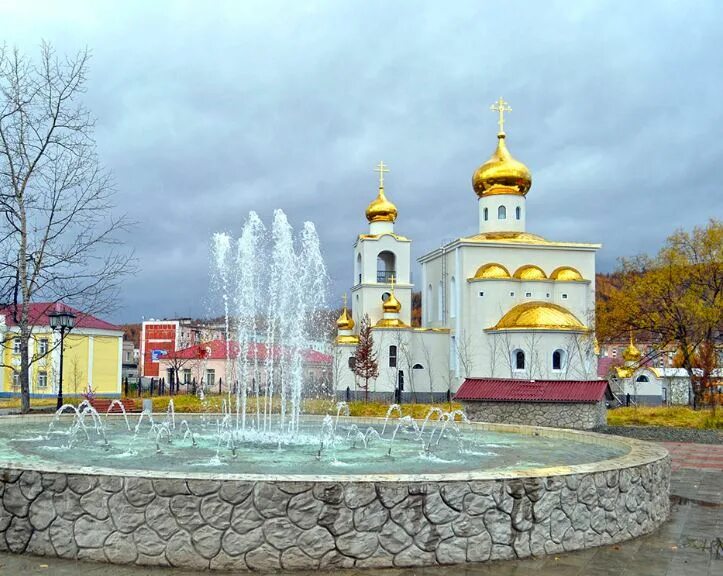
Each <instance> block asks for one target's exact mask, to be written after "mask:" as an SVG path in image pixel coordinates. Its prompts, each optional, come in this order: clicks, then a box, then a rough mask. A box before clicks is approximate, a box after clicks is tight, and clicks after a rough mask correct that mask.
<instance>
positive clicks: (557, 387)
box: [455, 378, 608, 402]
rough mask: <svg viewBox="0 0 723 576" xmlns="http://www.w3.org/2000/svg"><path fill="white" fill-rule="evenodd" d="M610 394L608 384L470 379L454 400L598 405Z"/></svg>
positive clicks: (461, 387)
mask: <svg viewBox="0 0 723 576" xmlns="http://www.w3.org/2000/svg"><path fill="white" fill-rule="evenodd" d="M607 390H608V383H607V381H605V380H512V379H507V378H467V379H466V380H465V381H464V382H463V383H462V386H460V387H459V390H457V394H456V395H455V398H456V399H457V400H478V401H482V402H490V401H494V402H599V401H600V400H602V399H603V398H604V397H605V393H606V392H607Z"/></svg>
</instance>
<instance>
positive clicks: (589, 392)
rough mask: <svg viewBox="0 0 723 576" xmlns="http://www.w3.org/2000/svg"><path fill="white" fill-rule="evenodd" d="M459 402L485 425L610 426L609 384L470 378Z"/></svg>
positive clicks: (469, 414) (584, 427)
mask: <svg viewBox="0 0 723 576" xmlns="http://www.w3.org/2000/svg"><path fill="white" fill-rule="evenodd" d="M455 399H456V400H458V401H459V402H461V403H462V406H463V407H464V410H465V411H466V412H467V415H468V416H469V417H470V418H472V419H474V420H480V421H484V422H502V423H509V424H528V425H533V426H554V427H557V428H560V427H562V428H580V429H590V428H595V427H596V426H602V425H604V424H605V423H606V422H607V405H606V401H607V400H611V399H612V394H611V392H610V387H609V385H608V383H607V381H605V380H515V379H507V378H467V379H466V380H465V381H464V382H463V383H462V385H461V386H460V387H459V390H457V394H456V395H455Z"/></svg>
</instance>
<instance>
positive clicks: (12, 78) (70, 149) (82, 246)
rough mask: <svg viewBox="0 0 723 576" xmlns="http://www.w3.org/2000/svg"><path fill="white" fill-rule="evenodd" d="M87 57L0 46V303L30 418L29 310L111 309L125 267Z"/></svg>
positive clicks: (121, 226)
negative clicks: (86, 96) (97, 135)
mask: <svg viewBox="0 0 723 576" xmlns="http://www.w3.org/2000/svg"><path fill="white" fill-rule="evenodd" d="M89 57H90V55H89V53H88V51H87V50H82V51H80V52H79V53H77V54H75V55H73V56H70V57H65V58H60V57H58V56H57V55H56V54H55V53H54V51H53V49H52V48H51V46H49V45H48V44H43V45H42V47H41V51H40V56H39V58H38V59H37V60H36V61H32V60H30V59H27V58H25V57H24V56H23V55H22V54H21V53H20V52H19V51H18V50H17V49H16V50H9V49H6V48H5V47H3V46H0V212H1V213H2V216H3V217H2V218H1V219H0V290H2V294H1V295H0V298H2V299H3V301H4V302H5V303H8V302H9V303H10V305H9V307H8V308H6V310H7V309H9V313H10V314H12V316H13V320H14V322H15V323H16V324H17V326H18V328H19V334H18V337H19V339H20V365H19V367H13V369H15V370H16V372H18V373H19V377H20V387H21V396H22V411H23V412H28V411H29V409H30V394H29V374H30V365H31V364H32V363H33V362H34V361H36V358H31V357H30V355H29V352H28V342H29V340H30V339H31V338H32V331H33V319H32V318H31V317H30V314H29V311H30V305H31V303H33V302H39V301H44V302H51V303H56V302H61V301H62V302H63V303H65V304H69V305H75V306H76V307H78V308H80V309H82V310H83V312H84V313H88V314H97V313H101V312H108V311H109V310H111V309H112V308H113V307H114V306H115V304H116V302H117V301H118V297H117V296H118V291H119V288H120V282H121V279H122V277H123V276H124V275H125V274H127V273H129V272H131V271H132V270H131V269H130V268H131V266H130V265H131V264H132V257H131V255H130V254H128V253H126V252H125V251H124V250H122V249H119V248H118V247H119V246H120V244H121V240H120V238H119V235H118V233H119V232H123V231H125V230H126V229H127V222H126V220H125V219H124V218H122V217H121V218H116V217H114V215H113V196H114V187H113V184H112V181H111V178H110V175H109V174H108V172H107V171H106V170H104V169H103V167H102V165H101V162H100V160H99V159H98V156H97V153H96V144H95V140H94V135H93V130H94V123H95V121H94V119H93V117H92V116H91V114H90V112H89V111H88V110H87V109H86V108H85V106H84V105H83V103H82V95H83V93H84V92H85V88H86V81H87V74H88V61H89Z"/></svg>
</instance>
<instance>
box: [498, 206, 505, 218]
mask: <svg viewBox="0 0 723 576" xmlns="http://www.w3.org/2000/svg"><path fill="white" fill-rule="evenodd" d="M506 219H507V208H505V207H504V206H500V207H499V208H497V220H506Z"/></svg>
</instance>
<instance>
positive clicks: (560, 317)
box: [492, 302, 587, 332]
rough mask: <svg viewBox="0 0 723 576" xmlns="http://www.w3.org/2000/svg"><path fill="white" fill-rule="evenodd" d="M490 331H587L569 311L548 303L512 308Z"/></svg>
mask: <svg viewBox="0 0 723 576" xmlns="http://www.w3.org/2000/svg"><path fill="white" fill-rule="evenodd" d="M492 330H572V331H578V332H581V331H584V330H587V328H585V326H583V324H582V322H580V321H579V320H578V319H577V318H576V317H575V315H574V314H573V313H572V312H570V311H569V310H567V309H565V308H563V307H562V306H558V305H557V304H551V303H549V302H525V303H524V304H518V305H517V306H515V307H514V308H512V309H511V310H510V311H509V312H507V314H505V315H504V316H502V318H500V321H499V322H497V324H496V325H495V326H494V327H493V328H492Z"/></svg>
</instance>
